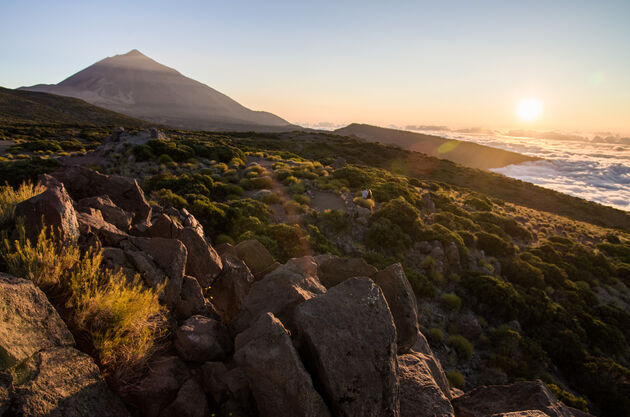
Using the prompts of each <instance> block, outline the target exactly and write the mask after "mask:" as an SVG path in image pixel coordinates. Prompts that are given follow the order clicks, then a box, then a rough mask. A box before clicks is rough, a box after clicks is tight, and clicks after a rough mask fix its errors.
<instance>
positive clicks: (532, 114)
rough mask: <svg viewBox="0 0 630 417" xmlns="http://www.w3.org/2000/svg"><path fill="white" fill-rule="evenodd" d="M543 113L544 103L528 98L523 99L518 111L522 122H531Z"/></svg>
mask: <svg viewBox="0 0 630 417" xmlns="http://www.w3.org/2000/svg"><path fill="white" fill-rule="evenodd" d="M542 112H543V106H542V102H541V101H540V100H538V99H535V98H527V99H523V100H521V101H520V102H519V103H518V108H517V109H516V114H517V115H518V117H519V118H520V119H521V120H524V121H527V122H531V121H534V120H536V119H538V117H540V115H541V114H542Z"/></svg>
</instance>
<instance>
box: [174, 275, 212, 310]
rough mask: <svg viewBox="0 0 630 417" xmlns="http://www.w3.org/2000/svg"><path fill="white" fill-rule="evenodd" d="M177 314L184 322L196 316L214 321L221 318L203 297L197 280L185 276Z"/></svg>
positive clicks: (176, 307)
mask: <svg viewBox="0 0 630 417" xmlns="http://www.w3.org/2000/svg"><path fill="white" fill-rule="evenodd" d="M175 314H176V316H177V317H178V318H179V319H182V320H183V319H187V318H188V317H190V316H193V315H196V314H199V315H202V316H206V317H210V318H214V319H218V318H219V315H218V313H217V311H216V309H215V307H214V305H212V303H211V302H210V301H209V300H208V299H207V298H205V297H204V296H203V291H202V289H201V286H200V285H199V283H198V282H197V279H195V278H194V277H191V276H188V275H186V276H184V278H183V280H182V291H181V293H180V297H179V301H178V302H177V305H176V306H175Z"/></svg>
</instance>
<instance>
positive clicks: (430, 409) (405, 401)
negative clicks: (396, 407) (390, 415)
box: [398, 352, 454, 417]
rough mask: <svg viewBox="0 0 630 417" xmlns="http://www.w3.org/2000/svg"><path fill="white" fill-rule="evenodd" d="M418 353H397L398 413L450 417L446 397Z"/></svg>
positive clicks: (409, 416)
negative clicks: (398, 354)
mask: <svg viewBox="0 0 630 417" xmlns="http://www.w3.org/2000/svg"><path fill="white" fill-rule="evenodd" d="M420 355H421V354H416V353H414V352H412V353H407V354H404V355H400V356H398V383H399V385H400V416H401V417H453V416H454V413H453V407H452V406H451V403H450V402H449V399H448V398H447V397H446V396H445V395H444V393H443V392H442V389H441V388H440V387H439V386H438V384H437V383H436V381H435V380H434V379H433V375H432V373H431V370H430V369H429V367H428V366H427V363H426V362H425V361H424V360H423V358H422V357H421V356H420Z"/></svg>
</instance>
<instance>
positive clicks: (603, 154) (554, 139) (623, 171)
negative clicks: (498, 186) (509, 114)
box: [407, 126, 630, 211]
mask: <svg viewBox="0 0 630 417" xmlns="http://www.w3.org/2000/svg"><path fill="white" fill-rule="evenodd" d="M410 127H411V126H408V127H407V129H408V130H412V131H422V133H426V134H434V135H437V136H442V137H448V138H451V139H458V140H465V141H470V142H476V143H479V144H481V145H487V146H492V147H494V148H501V149H505V150H509V151H514V152H518V153H521V154H524V155H530V156H537V157H539V158H543V159H544V160H542V161H536V162H526V163H522V164H518V165H509V166H507V167H503V168H498V169H494V170H493V171H495V172H498V173H501V174H503V175H507V176H508V177H512V178H517V179H519V180H523V181H527V182H531V183H533V184H536V185H540V186H542V187H547V188H551V189H553V190H556V191H560V192H563V193H566V194H570V195H573V196H576V197H581V198H584V199H586V200H591V201H595V202H598V203H601V204H605V205H609V206H613V207H616V208H618V209H621V210H626V211H630V138H627V137H622V136H618V135H614V134H608V133H602V134H596V135H592V136H587V135H582V134H563V133H557V132H532V131H509V132H499V131H494V130H492V131H491V130H483V129H466V130H450V129H448V128H442V127H440V128H439V129H435V127H433V126H427V128H423V127H421V126H413V129H409V128H410ZM431 128H433V129H431Z"/></svg>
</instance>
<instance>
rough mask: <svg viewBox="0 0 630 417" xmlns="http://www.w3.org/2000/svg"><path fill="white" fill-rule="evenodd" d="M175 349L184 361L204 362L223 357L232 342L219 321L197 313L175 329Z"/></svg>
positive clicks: (229, 350) (228, 350) (231, 346)
mask: <svg viewBox="0 0 630 417" xmlns="http://www.w3.org/2000/svg"><path fill="white" fill-rule="evenodd" d="M175 349H176V350H177V353H178V355H179V357H180V358H182V359H183V360H185V361H192V362H206V361H217V360H223V359H225V358H226V357H227V356H228V355H229V354H230V352H232V349H233V344H232V339H231V338H230V335H229V334H228V332H227V330H226V329H225V327H224V326H223V325H222V324H221V322H220V321H218V320H215V319H211V318H209V317H204V316H199V315H197V316H192V317H190V318H189V319H188V320H186V321H185V322H184V323H183V324H182V325H181V326H180V327H179V328H178V329H177V332H176V334H175Z"/></svg>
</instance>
